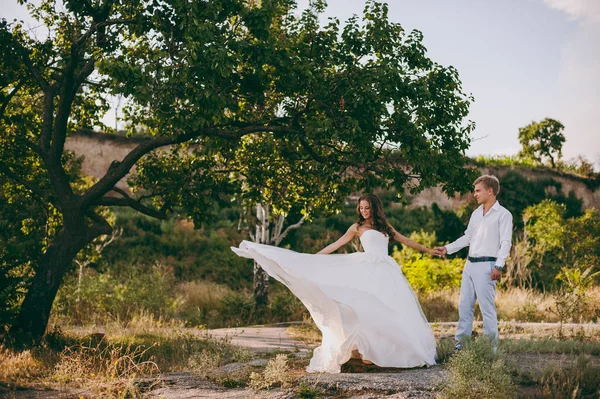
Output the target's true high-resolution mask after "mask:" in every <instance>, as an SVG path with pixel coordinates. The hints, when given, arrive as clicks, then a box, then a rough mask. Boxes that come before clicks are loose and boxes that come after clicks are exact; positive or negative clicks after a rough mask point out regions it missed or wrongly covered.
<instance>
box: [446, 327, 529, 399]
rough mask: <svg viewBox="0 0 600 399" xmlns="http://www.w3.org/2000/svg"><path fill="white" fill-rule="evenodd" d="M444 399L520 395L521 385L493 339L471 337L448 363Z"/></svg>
mask: <svg viewBox="0 0 600 399" xmlns="http://www.w3.org/2000/svg"><path fill="white" fill-rule="evenodd" d="M446 367H447V370H448V380H447V381H446V383H445V385H444V387H443V388H442V391H441V393H442V397H444V398H465V399H469V398H473V399H507V398H516V397H517V387H516V386H515V384H513V382H512V380H511V372H510V370H509V369H508V367H507V366H506V364H505V362H504V359H503V357H502V355H501V354H499V353H495V352H494V349H493V343H492V342H491V340H490V339H488V338H486V337H482V338H479V339H476V340H472V341H470V340H467V341H465V342H464V344H463V349H462V350H461V351H459V352H458V353H457V354H456V355H454V356H453V357H452V358H451V359H450V360H449V361H448V363H447V366H446Z"/></svg>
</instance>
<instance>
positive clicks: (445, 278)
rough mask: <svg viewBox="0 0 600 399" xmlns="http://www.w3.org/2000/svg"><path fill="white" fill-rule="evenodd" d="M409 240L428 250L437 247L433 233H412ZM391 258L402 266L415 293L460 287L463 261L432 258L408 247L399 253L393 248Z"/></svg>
mask: <svg viewBox="0 0 600 399" xmlns="http://www.w3.org/2000/svg"><path fill="white" fill-rule="evenodd" d="M410 238H411V239H413V240H415V241H417V242H419V243H421V244H422V245H425V246H426V247H429V248H432V247H435V246H436V245H437V238H436V235H435V233H426V232H424V231H421V232H419V233H412V234H411V235H410ZM392 257H393V258H394V259H395V260H396V262H398V263H399V264H400V265H401V266H402V272H403V273H404V275H405V276H406V278H407V279H408V281H409V282H410V284H411V285H412V287H413V288H414V289H415V290H417V291H420V292H423V293H428V292H432V291H437V290H440V289H452V288H455V287H460V281H461V278H462V270H463V267H464V264H465V261H464V259H460V258H454V259H445V258H443V259H442V258H432V257H431V256H429V255H426V254H423V253H422V252H419V251H416V250H414V249H412V248H408V247H405V248H403V249H402V250H400V251H399V250H398V248H394V251H393V252H392Z"/></svg>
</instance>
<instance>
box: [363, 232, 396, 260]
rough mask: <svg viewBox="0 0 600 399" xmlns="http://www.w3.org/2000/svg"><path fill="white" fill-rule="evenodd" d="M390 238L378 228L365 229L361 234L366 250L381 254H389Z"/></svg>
mask: <svg viewBox="0 0 600 399" xmlns="http://www.w3.org/2000/svg"><path fill="white" fill-rule="evenodd" d="M389 241H390V238H389V237H388V236H386V235H385V234H383V233H382V232H380V231H377V230H373V229H371V230H365V231H364V232H363V233H362V235H361V236H360V242H361V244H362V246H363V249H364V250H365V252H368V253H372V254H379V255H387V254H388V243H389Z"/></svg>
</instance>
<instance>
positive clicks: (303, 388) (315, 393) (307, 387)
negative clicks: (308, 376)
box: [296, 381, 324, 399]
mask: <svg viewBox="0 0 600 399" xmlns="http://www.w3.org/2000/svg"><path fill="white" fill-rule="evenodd" d="M323 393H324V392H323V390H322V389H321V388H319V387H318V386H317V383H316V382H315V383H314V384H308V383H307V382H306V381H302V382H301V383H300V386H299V387H298V389H297V390H296V395H298V398H299V399H314V398H318V397H319V396H322V395H323Z"/></svg>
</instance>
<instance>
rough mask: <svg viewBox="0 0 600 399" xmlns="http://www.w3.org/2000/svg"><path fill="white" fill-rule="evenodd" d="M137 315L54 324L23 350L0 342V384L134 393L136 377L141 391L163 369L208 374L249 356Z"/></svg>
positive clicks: (194, 332) (110, 394)
mask: <svg viewBox="0 0 600 399" xmlns="http://www.w3.org/2000/svg"><path fill="white" fill-rule="evenodd" d="M143 319H144V318H143V317H141V318H139V319H138V320H137V321H136V322H133V323H128V324H127V325H121V326H118V325H116V324H115V323H112V324H110V325H106V326H102V329H103V330H104V331H105V332H104V333H94V334H90V333H89V331H90V330H93V329H99V328H98V326H96V327H86V328H81V329H74V330H68V331H66V332H63V331H61V330H60V329H56V330H54V331H52V332H50V333H49V334H47V336H46V340H45V342H44V343H43V344H42V345H40V346H37V347H34V348H31V349H29V350H25V351H17V350H14V349H11V348H10V347H7V346H0V364H2V367H1V368H0V386H1V387H4V388H5V389H6V390H9V391H11V390H17V389H27V388H31V387H33V386H38V387H39V386H44V387H49V388H55V387H57V386H65V387H68V388H72V389H76V388H80V389H86V390H88V391H89V393H90V394H91V395H92V396H93V397H106V398H121V397H123V398H124V397H140V396H141V395H142V390H143V389H142V388H141V387H140V386H139V384H138V383H137V382H136V381H138V380H139V379H140V378H144V379H146V382H145V383H144V390H147V389H152V388H153V387H154V386H155V385H156V384H158V378H157V377H158V376H159V375H160V374H162V373H165V372H173V371H189V370H192V371H196V372H198V373H200V374H202V373H208V371H209V370H212V369H214V368H217V367H220V366H222V365H224V364H227V363H231V362H235V361H238V360H248V359H249V358H250V357H251V355H250V354H249V352H248V350H247V349H239V348H237V347H235V346H233V345H231V343H230V342H229V340H224V339H213V338H211V337H210V336H209V335H207V334H206V332H204V331H203V330H201V329H197V330H190V329H185V330H184V329H180V328H178V327H173V326H167V325H165V324H164V321H161V320H152V319H151V318H146V319H145V323H143V322H142V320H143ZM148 379H150V381H151V382H150V383H148ZM152 381H154V382H152Z"/></svg>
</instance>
